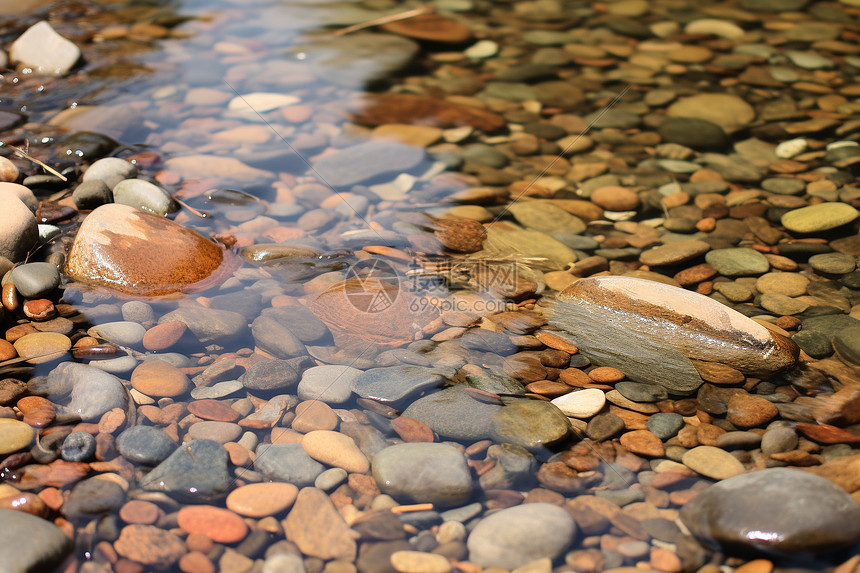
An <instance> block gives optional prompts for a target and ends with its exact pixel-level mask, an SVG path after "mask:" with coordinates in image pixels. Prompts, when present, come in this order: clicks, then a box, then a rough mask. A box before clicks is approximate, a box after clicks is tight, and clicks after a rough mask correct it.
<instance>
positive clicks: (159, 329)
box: [143, 320, 188, 350]
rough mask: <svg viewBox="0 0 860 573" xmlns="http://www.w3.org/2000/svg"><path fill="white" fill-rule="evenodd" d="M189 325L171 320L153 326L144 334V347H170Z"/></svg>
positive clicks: (155, 348) (154, 348)
mask: <svg viewBox="0 0 860 573" xmlns="http://www.w3.org/2000/svg"><path fill="white" fill-rule="evenodd" d="M186 330H188V327H187V326H186V325H185V323H184V322H180V321H178V320H171V321H168V322H164V323H162V324H158V325H156V326H153V327H152V328H150V329H149V330H147V331H146V334H144V335H143V347H144V348H146V349H147V350H164V349H166V348H170V347H171V346H173V345H174V344H176V343H177V342H179V339H180V338H182V335H183V334H185V331H186Z"/></svg>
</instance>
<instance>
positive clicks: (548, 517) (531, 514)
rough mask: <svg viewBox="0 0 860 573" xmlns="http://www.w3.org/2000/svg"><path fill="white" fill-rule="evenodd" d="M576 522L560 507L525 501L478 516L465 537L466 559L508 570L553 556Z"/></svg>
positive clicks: (563, 545) (568, 539)
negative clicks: (472, 527)
mask: <svg viewBox="0 0 860 573" xmlns="http://www.w3.org/2000/svg"><path fill="white" fill-rule="evenodd" d="M576 531H577V527H576V523H575V522H574V520H573V518H572V517H571V516H570V514H569V513H567V512H566V511H564V510H563V509H562V508H560V507H557V506H555V505H550V504H548V503H529V504H524V505H519V506H516V507H511V508H508V509H503V510H501V511H499V512H496V513H493V514H492V515H488V516H487V517H484V518H483V519H481V521H479V522H478V525H477V526H475V528H474V529H473V530H472V532H471V534H470V535H469V539H468V542H467V544H468V548H469V561H471V562H473V563H475V564H477V565H480V566H482V567H486V568H489V567H499V568H501V569H507V570H509V571H512V570H514V569H516V568H518V567H521V566H523V565H525V564H526V563H530V562H532V561H534V560H536V559H541V558H545V557H549V558H550V559H555V558H556V557H558V556H559V555H561V554H562V553H563V552H564V551H565V550H566V549H567V548H568V547H569V546H570V544H571V543H572V542H573V538H574V537H575V536H576Z"/></svg>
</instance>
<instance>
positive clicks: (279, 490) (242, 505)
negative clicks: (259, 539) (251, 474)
mask: <svg viewBox="0 0 860 573" xmlns="http://www.w3.org/2000/svg"><path fill="white" fill-rule="evenodd" d="M297 495H299V488H297V487H296V486H294V485H293V484H291V483H278V482H266V483H252V484H248V485H243V486H242V487H238V488H236V489H234V490H233V491H231V492H230V495H228V496H227V500H226V504H227V509H230V510H231V511H234V512H236V513H238V514H239V515H244V516H247V517H266V516H267V515H276V514H278V513H281V512H282V511H284V510H285V509H287V508H288V507H290V506H291V505H293V502H294V501H296V496H297Z"/></svg>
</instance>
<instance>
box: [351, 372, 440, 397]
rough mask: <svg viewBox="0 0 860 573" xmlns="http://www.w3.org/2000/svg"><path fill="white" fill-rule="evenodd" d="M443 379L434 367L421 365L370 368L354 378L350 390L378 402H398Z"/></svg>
mask: <svg viewBox="0 0 860 573" xmlns="http://www.w3.org/2000/svg"><path fill="white" fill-rule="evenodd" d="M444 380H445V378H444V376H442V375H441V374H439V373H437V372H436V371H435V370H434V369H432V368H424V367H421V366H410V365H402V366H390V367H386V368H371V369H370V370H367V371H365V372H364V373H363V374H361V375H360V376H358V377H357V378H356V379H355V382H354V383H353V387H352V390H353V392H355V393H356V394H358V395H359V396H360V397H362V398H369V399H371V400H377V401H379V402H399V401H400V400H403V399H405V398H407V397H409V396H414V395H416V394H419V393H420V392H422V391H425V390H429V389H431V388H435V387H437V386H441V385H442V383H443V382H444Z"/></svg>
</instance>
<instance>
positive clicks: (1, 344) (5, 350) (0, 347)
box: [0, 338, 18, 362]
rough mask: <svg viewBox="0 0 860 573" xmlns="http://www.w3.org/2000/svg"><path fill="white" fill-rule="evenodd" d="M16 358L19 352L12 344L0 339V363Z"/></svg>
mask: <svg viewBox="0 0 860 573" xmlns="http://www.w3.org/2000/svg"><path fill="white" fill-rule="evenodd" d="M16 356H18V352H17V351H16V350H15V347H14V346H12V343H11V342H9V341H7V340H3V339H2V338H0V362H4V361H6V360H12V359H13V358H15V357H16Z"/></svg>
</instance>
